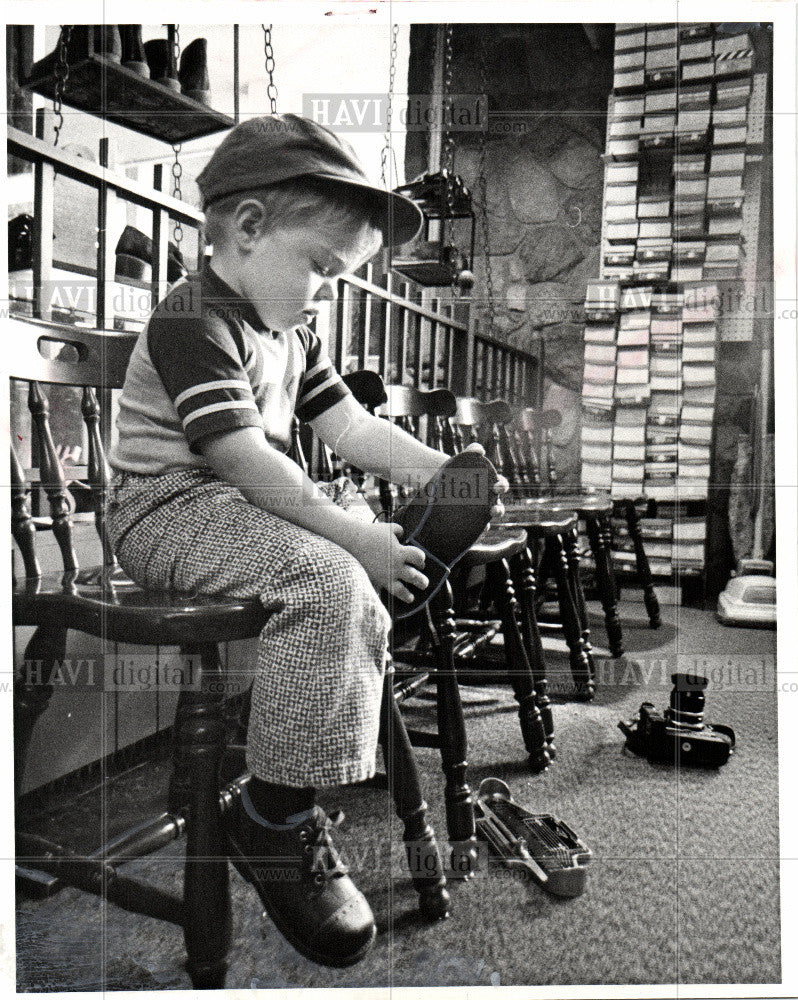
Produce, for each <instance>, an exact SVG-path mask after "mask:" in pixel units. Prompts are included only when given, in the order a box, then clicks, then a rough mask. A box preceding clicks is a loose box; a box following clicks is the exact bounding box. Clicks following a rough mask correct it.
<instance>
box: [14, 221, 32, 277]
mask: <svg viewBox="0 0 798 1000" xmlns="http://www.w3.org/2000/svg"><path fill="white" fill-rule="evenodd" d="M30 267H33V216H32V215H28V214H27V213H23V214H22V215H18V216H16V218H14V219H11V220H10V222H9V223H8V270H9V271H24V270H27V269H28V268H30Z"/></svg>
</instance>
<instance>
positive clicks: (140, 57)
mask: <svg viewBox="0 0 798 1000" xmlns="http://www.w3.org/2000/svg"><path fill="white" fill-rule="evenodd" d="M118 27H119V37H120V39H121V41H122V65H123V66H124V67H125V68H126V69H129V70H130V71H131V72H132V73H135V74H136V75H137V76H143V77H144V78H145V79H146V80H149V78H150V67H149V66H148V65H147V56H146V55H145V53H144V43H143V42H142V40H141V25H140V24H120V25H118Z"/></svg>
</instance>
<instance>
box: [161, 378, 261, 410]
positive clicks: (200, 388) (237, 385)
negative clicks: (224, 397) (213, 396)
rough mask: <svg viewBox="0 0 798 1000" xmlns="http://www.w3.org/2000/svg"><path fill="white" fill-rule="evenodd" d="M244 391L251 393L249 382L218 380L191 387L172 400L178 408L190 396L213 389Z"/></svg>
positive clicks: (235, 379)
mask: <svg viewBox="0 0 798 1000" xmlns="http://www.w3.org/2000/svg"><path fill="white" fill-rule="evenodd" d="M242 388H243V389H246V390H247V391H250V392H251V391H252V387H251V386H250V384H249V382H245V381H244V380H243V379H237V378H220V379H216V381H214V382H202V383H201V384H200V385H192V386H190V387H189V388H188V389H184V390H183V392H181V393H178V395H177V396H175V399H174V405H175V407H178V406H180V404H181V403H183V402H185V400H187V399H190V398H191V397H192V396H198V395H199V394H200V393H201V392H211V391H212V390H213V389H242Z"/></svg>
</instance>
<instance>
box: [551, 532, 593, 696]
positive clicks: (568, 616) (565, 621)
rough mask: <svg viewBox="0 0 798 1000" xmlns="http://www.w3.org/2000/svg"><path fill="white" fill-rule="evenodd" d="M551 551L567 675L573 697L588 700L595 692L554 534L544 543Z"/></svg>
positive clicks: (561, 543) (559, 542)
mask: <svg viewBox="0 0 798 1000" xmlns="http://www.w3.org/2000/svg"><path fill="white" fill-rule="evenodd" d="M548 543H549V547H550V550H551V552H552V560H551V562H552V566H553V569H554V577H555V580H556V581H557V600H558V602H559V605H560V617H561V619H562V629H563V634H564V635H565V641H566V643H567V644H568V651H569V659H570V662H571V673H572V674H573V678H574V684H575V687H576V690H575V694H576V697H577V698H581V699H585V700H587V701H589V700H590V699H591V698H592V697H593V694H594V693H595V685H594V683H593V677H592V674H593V670H592V664H591V661H590V657H589V654H588V650H587V648H586V646H585V643H584V639H583V638H582V628H581V623H580V621H579V614H578V612H577V609H576V604H575V601H574V596H573V594H572V592H571V582H570V580H569V565H568V553H567V552H566V549H565V540H564V539H563V537H562V536H561V535H556V536H554V537H553V538H552V539H549V540H548Z"/></svg>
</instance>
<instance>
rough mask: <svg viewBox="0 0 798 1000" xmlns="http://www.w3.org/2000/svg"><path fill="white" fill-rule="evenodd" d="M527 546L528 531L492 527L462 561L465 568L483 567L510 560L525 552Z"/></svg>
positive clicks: (481, 536) (485, 531)
mask: <svg viewBox="0 0 798 1000" xmlns="http://www.w3.org/2000/svg"><path fill="white" fill-rule="evenodd" d="M526 545H527V537H526V531H524V530H518V531H512V530H508V529H507V528H506V527H504V526H502V527H495V526H492V525H491V526H490V527H488V528H486V529H485V530H484V531H483V532H482V534H481V535H480V536H479V538H478V539H477V541H476V542H475V543H474V545H472V546H471V548H470V549H469V550H468V552H466V554H465V555H464V556H463V558H462V559H461V560H460V561H461V562H462V563H463V564H464V565H465V566H482V565H485V564H486V563H491V562H494V561H496V560H498V559H509V558H510V557H511V556H514V555H517V554H518V553H519V552H523V550H524V549H525V548H526Z"/></svg>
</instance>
